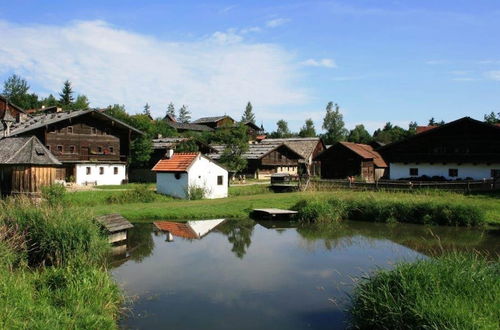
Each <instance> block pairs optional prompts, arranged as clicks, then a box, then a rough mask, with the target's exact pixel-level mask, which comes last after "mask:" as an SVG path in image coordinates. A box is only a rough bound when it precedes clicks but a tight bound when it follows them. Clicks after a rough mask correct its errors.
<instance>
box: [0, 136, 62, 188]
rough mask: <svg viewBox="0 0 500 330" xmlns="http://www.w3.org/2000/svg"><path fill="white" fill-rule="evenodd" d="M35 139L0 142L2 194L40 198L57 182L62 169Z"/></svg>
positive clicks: (9, 139) (23, 138)
mask: <svg viewBox="0 0 500 330" xmlns="http://www.w3.org/2000/svg"><path fill="white" fill-rule="evenodd" d="M61 165H62V164H61V162H59V161H58V160H57V158H56V157H54V155H52V153H51V152H50V151H49V150H47V148H45V146H44V145H43V144H42V143H41V142H40V140H38V139H37V138H36V137H35V136H29V137H6V138H2V139H0V193H1V195H8V194H39V193H40V192H41V188H42V187H43V186H48V185H51V184H53V183H54V182H55V180H56V169H57V168H59V167H60V166H61Z"/></svg>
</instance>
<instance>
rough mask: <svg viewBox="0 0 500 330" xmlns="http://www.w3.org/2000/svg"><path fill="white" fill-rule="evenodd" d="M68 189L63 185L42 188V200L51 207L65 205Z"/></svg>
mask: <svg viewBox="0 0 500 330" xmlns="http://www.w3.org/2000/svg"><path fill="white" fill-rule="evenodd" d="M65 196H66V188H65V187H64V186H63V185H62V184H53V185H50V186H44V187H42V198H43V199H45V201H46V202H47V203H48V204H49V205H60V204H63V203H64V199H65Z"/></svg>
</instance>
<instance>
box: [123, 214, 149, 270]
mask: <svg viewBox="0 0 500 330" xmlns="http://www.w3.org/2000/svg"><path fill="white" fill-rule="evenodd" d="M127 244H128V249H127V250H128V251H129V253H130V259H132V260H134V261H138V262H141V261H142V260H144V258H146V257H149V256H150V255H151V253H153V249H154V247H155V243H154V240H153V230H152V224H150V223H137V224H135V225H134V228H132V229H131V230H129V232H128V242H127Z"/></svg>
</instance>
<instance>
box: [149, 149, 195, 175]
mask: <svg viewBox="0 0 500 330" xmlns="http://www.w3.org/2000/svg"><path fill="white" fill-rule="evenodd" d="M199 155H200V153H199V152H179V153H174V155H173V156H172V158H168V159H160V161H159V162H158V163H156V165H155V166H154V167H153V169H152V171H154V172H186V171H187V169H188V168H189V166H191V164H192V163H193V161H194V160H195V159H196V157H198V156H199Z"/></svg>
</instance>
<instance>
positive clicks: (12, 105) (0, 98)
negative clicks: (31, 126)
mask: <svg viewBox="0 0 500 330" xmlns="http://www.w3.org/2000/svg"><path fill="white" fill-rule="evenodd" d="M0 100H2V101H4V102H5V103H7V104H8V106H9V107H13V108H14V109H16V110H17V111H19V112H22V113H26V111H25V110H24V109H23V108H21V107H20V106H18V105H15V104H14V103H12V102H11V101H9V100H8V99H7V98H6V97H5V96H2V95H1V94H0Z"/></svg>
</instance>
